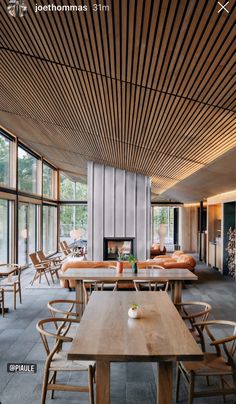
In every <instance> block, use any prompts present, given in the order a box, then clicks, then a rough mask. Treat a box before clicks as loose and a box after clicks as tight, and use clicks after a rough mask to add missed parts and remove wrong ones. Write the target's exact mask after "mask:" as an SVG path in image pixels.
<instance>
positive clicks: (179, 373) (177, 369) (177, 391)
mask: <svg viewBox="0 0 236 404" xmlns="http://www.w3.org/2000/svg"><path fill="white" fill-rule="evenodd" d="M180 376H181V371H180V369H179V364H178V363H177V368H176V396H175V400H176V402H178V401H179V385H180Z"/></svg>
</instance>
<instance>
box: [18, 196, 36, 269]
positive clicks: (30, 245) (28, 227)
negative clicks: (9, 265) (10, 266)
mask: <svg viewBox="0 0 236 404" xmlns="http://www.w3.org/2000/svg"><path fill="white" fill-rule="evenodd" d="M36 250H37V205H34V204H31V203H19V206H18V262H19V264H21V265H27V264H28V263H29V254H30V253H32V252H35V251H36Z"/></svg>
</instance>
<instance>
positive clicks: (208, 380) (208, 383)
mask: <svg viewBox="0 0 236 404" xmlns="http://www.w3.org/2000/svg"><path fill="white" fill-rule="evenodd" d="M206 380H207V385H208V386H210V377H209V376H206Z"/></svg>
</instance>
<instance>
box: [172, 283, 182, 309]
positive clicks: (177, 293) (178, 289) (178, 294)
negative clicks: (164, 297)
mask: <svg viewBox="0 0 236 404" xmlns="http://www.w3.org/2000/svg"><path fill="white" fill-rule="evenodd" d="M173 286H174V293H173V294H174V295H173V303H174V304H176V303H181V301H182V281H177V280H176V281H174V285H173Z"/></svg>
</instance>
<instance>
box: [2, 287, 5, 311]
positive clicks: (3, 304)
mask: <svg viewBox="0 0 236 404" xmlns="http://www.w3.org/2000/svg"><path fill="white" fill-rule="evenodd" d="M4 309H5V302H4V290H3V291H2V316H3V317H4V315H5V313H4Z"/></svg>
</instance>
